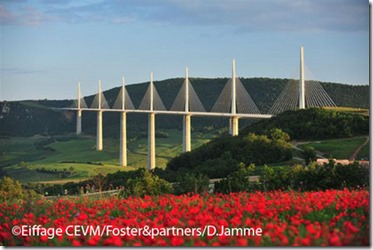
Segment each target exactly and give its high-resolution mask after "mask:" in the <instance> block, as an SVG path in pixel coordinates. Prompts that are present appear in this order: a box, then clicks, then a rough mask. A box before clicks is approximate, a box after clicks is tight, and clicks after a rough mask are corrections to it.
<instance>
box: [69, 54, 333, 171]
mask: <svg viewBox="0 0 373 250" xmlns="http://www.w3.org/2000/svg"><path fill="white" fill-rule="evenodd" d="M300 54H301V59H300V80H299V81H297V80H294V81H289V83H288V84H287V85H286V86H285V87H284V89H283V90H282V92H281V94H280V95H279V97H278V98H277V100H276V101H275V102H274V104H273V106H272V107H271V109H270V110H269V112H268V114H262V113H261V112H260V110H259V109H258V107H257V106H256V104H255V103H254V101H253V100H252V98H251V96H250V94H249V93H248V92H247V90H246V89H245V87H244V86H243V84H242V82H241V81H240V79H239V78H238V77H237V76H236V65H235V60H233V63H232V78H231V79H229V80H228V81H227V83H226V84H225V87H224V88H223V90H222V92H221V93H220V95H219V97H218V99H217V100H216V102H215V105H214V106H213V108H212V109H211V111H209V112H208V111H206V109H205V107H204V106H203V104H202V102H201V100H200V98H199V97H198V94H197V93H196V91H195V90H194V88H193V85H192V84H191V82H190V80H189V75H188V68H186V70H185V80H184V82H183V84H182V86H181V88H180V91H179V93H178V94H177V96H176V98H175V100H174V102H173V104H172V106H171V108H170V110H166V108H165V105H164V104H163V102H162V99H161V97H160V96H159V94H158V91H157V89H156V88H155V86H154V83H153V73H151V74H150V84H149V87H148V89H147V91H146V93H145V95H144V97H143V99H142V101H141V103H140V105H139V107H138V108H137V109H136V108H135V107H134V105H133V103H132V100H131V97H130V95H129V94H128V92H127V90H126V87H125V81H124V78H123V79H122V88H121V89H120V91H119V93H118V97H117V98H116V100H115V102H114V105H113V106H112V107H111V108H110V107H109V105H108V102H107V101H106V98H105V95H104V94H103V92H102V90H101V81H99V87H98V93H97V94H96V95H95V97H94V99H93V102H92V104H91V105H90V107H88V106H87V104H86V102H85V99H84V97H82V96H81V92H80V83H78V97H77V99H76V100H75V101H74V103H73V105H72V107H69V108H63V109H64V110H74V111H76V112H77V125H76V134H78V135H79V134H81V132H82V112H83V111H94V112H97V129H96V132H97V134H96V150H98V151H100V150H103V127H102V114H103V112H119V113H120V115H121V116H120V117H121V122H120V165H121V166H127V124H126V123H127V121H126V120H127V119H126V116H127V113H145V114H148V169H149V170H151V169H154V168H155V166H156V161H155V115H156V114H159V115H162V114H166V115H182V116H183V152H189V151H190V150H191V119H192V116H216V117H227V118H229V133H230V134H231V135H232V136H237V135H238V131H239V122H238V121H239V119H244V118H246V119H247V118H257V119H267V118H271V117H272V116H273V115H276V114H279V113H281V112H283V111H285V110H294V109H297V108H299V109H304V108H307V107H325V106H327V107H330V106H336V105H335V103H334V102H333V100H332V99H331V98H330V96H329V95H328V94H327V93H326V91H325V90H324V89H323V88H322V86H321V85H320V83H318V82H316V81H307V84H305V79H304V56H303V47H301V53H300Z"/></svg>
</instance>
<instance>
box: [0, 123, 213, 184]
mask: <svg viewBox="0 0 373 250" xmlns="http://www.w3.org/2000/svg"><path fill="white" fill-rule="evenodd" d="M165 132H167V134H168V135H169V136H168V138H157V139H156V155H157V158H156V162H157V166H158V167H165V166H166V164H167V162H168V161H169V160H170V159H171V158H173V157H175V156H177V155H178V154H180V153H181V151H182V146H181V143H182V132H181V131H179V130H167V131H165ZM212 137H213V136H212V135H211V134H207V135H204V136H201V135H200V134H195V135H193V137H192V148H196V147H198V146H200V145H202V144H204V143H206V142H208V141H209V140H210V138H212ZM56 139H57V140H56V141H54V142H52V143H50V144H48V145H44V147H42V148H40V147H39V148H38V147H37V146H36V144H37V143H40V142H42V141H46V140H48V137H45V136H34V137H29V138H0V166H1V167H2V169H3V170H5V171H6V172H7V174H8V175H10V176H11V177H14V178H16V179H18V180H19V181H21V182H24V183H26V182H67V181H79V180H83V179H87V178H89V177H92V176H95V175H97V174H99V173H101V174H107V173H113V172H116V171H118V170H122V171H123V170H124V171H128V170H133V169H136V168H141V167H146V165H147V150H148V148H147V138H139V139H132V140H129V143H128V165H129V166H128V167H121V166H119V139H113V138H105V139H104V150H103V151H101V152H99V151H96V150H95V143H96V140H95V138H94V137H87V136H82V137H76V136H73V135H70V136H67V137H66V136H65V137H62V138H59V137H56ZM59 139H60V140H59ZM41 168H43V169H45V170H51V171H48V172H46V171H45V172H41V171H40V169H41ZM71 168H72V169H73V171H72V172H71V174H70V175H69V176H68V177H66V178H63V179H61V172H62V171H67V170H69V169H71ZM37 169H39V171H37ZM53 171H56V172H53Z"/></svg>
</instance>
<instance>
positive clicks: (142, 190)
mask: <svg viewBox="0 0 373 250" xmlns="http://www.w3.org/2000/svg"><path fill="white" fill-rule="evenodd" d="M172 192H173V187H172V185H171V184H170V183H169V182H167V181H166V180H164V179H161V178H159V177H158V176H156V175H153V174H152V173H151V172H149V171H146V170H145V169H143V170H142V174H141V176H139V177H137V178H135V179H128V180H127V181H126V184H125V190H123V191H122V192H121V194H120V195H121V196H125V197H127V196H140V197H143V196H145V195H161V194H170V193H172Z"/></svg>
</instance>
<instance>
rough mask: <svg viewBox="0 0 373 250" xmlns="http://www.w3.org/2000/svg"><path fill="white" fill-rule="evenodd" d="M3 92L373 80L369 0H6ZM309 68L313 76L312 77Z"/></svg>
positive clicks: (72, 94)
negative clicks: (175, 81)
mask: <svg viewBox="0 0 373 250" xmlns="http://www.w3.org/2000/svg"><path fill="white" fill-rule="evenodd" d="M0 25H1V26H0V52H1V61H0V101H4V100H6V101H12V100H26V99H28V100H29V99H49V100H53V99H74V98H76V95H77V83H78V82H80V83H81V91H82V94H83V95H91V94H94V93H96V92H97V88H98V81H99V80H101V81H102V89H103V90H107V89H111V88H113V87H118V86H120V85H121V79H122V77H123V76H124V77H125V79H126V84H135V83H141V82H147V81H149V79H150V73H151V72H154V80H155V81H157V80H164V79H168V78H173V77H184V74H185V73H184V72H185V67H186V66H188V68H189V76H190V77H208V78H215V77H230V76H231V74H232V73H231V72H232V66H231V65H232V59H233V58H234V59H235V60H236V68H237V70H236V71H237V76H239V77H270V78H297V77H298V74H299V73H298V72H299V54H300V46H304V57H305V64H306V66H307V68H308V69H309V71H310V72H312V78H313V80H319V81H326V82H337V83H344V84H354V85H367V84H369V2H368V1H367V0H327V1H325V0H296V1H295V0H265V1H263V0H215V1H213V0H204V1H202V0H200V1H198V0H79V1H76V0H64V1H62V0H60V1H58V0H0ZM306 77H307V76H306Z"/></svg>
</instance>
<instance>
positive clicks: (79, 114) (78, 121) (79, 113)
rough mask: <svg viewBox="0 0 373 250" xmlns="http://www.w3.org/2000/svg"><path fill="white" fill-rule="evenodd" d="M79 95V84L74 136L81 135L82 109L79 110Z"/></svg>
mask: <svg viewBox="0 0 373 250" xmlns="http://www.w3.org/2000/svg"><path fill="white" fill-rule="evenodd" d="M80 95H81V93H80V82H79V83H78V99H77V112H76V134H77V135H80V134H81V133H82V108H81V96H80Z"/></svg>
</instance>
